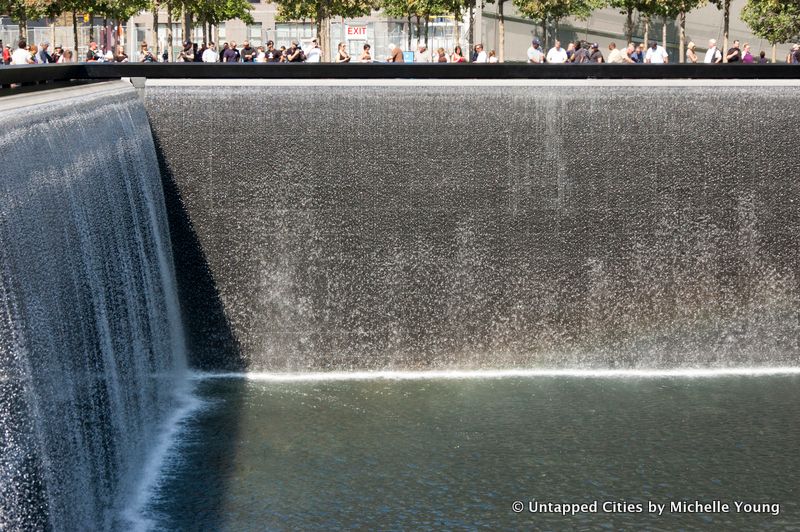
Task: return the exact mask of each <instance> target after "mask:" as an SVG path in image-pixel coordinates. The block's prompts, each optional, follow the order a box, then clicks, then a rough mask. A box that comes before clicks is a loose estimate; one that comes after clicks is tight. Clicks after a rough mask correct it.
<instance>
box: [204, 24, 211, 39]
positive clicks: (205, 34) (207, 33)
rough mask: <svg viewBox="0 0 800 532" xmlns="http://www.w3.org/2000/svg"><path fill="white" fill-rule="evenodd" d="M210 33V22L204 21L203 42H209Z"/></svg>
mask: <svg viewBox="0 0 800 532" xmlns="http://www.w3.org/2000/svg"><path fill="white" fill-rule="evenodd" d="M209 33H210V32H209V31H208V24H206V23H205V22H203V43H204V44H208V35H209Z"/></svg>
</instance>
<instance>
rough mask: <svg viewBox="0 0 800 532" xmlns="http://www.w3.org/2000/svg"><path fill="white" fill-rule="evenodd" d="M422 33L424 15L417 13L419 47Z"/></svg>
mask: <svg viewBox="0 0 800 532" xmlns="http://www.w3.org/2000/svg"><path fill="white" fill-rule="evenodd" d="M421 35H422V17H420V16H419V15H417V46H416V47H417V48H419V39H420V36H421Z"/></svg>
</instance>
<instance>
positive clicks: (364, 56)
mask: <svg viewBox="0 0 800 532" xmlns="http://www.w3.org/2000/svg"><path fill="white" fill-rule="evenodd" d="M371 50H372V47H371V46H370V45H369V44H365V45H364V49H363V51H362V52H361V57H359V58H358V60H359V61H360V62H362V63H372V52H371Z"/></svg>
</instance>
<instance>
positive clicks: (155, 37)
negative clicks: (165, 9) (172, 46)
mask: <svg viewBox="0 0 800 532" xmlns="http://www.w3.org/2000/svg"><path fill="white" fill-rule="evenodd" d="M158 44H159V43H158V0H155V2H153V35H152V41H150V46H151V48H150V49H151V50H152V51H153V53H154V54H155V56H156V60H158V57H159V56H158V54H159V53H160V50H159V49H158Z"/></svg>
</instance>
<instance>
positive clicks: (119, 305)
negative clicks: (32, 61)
mask: <svg viewBox="0 0 800 532" xmlns="http://www.w3.org/2000/svg"><path fill="white" fill-rule="evenodd" d="M127 87H128V88H125V86H124V85H123V84H122V83H113V84H104V85H101V86H94V87H88V88H84V89H78V90H77V91H76V90H67V91H63V92H61V91H49V92H48V93H45V95H44V96H43V97H41V96H38V95H33V96H25V95H21V96H16V97H13V98H12V99H6V100H3V102H2V103H3V105H2V106H0V123H1V124H2V125H3V127H2V132H0V145H1V146H3V151H2V153H0V159H1V160H2V164H0V435H2V441H1V442H0V443H1V445H0V528H2V529H40V528H52V529H56V530H67V529H69V530H79V529H83V530H87V529H100V528H102V529H110V528H119V527H121V526H125V525H124V523H122V522H120V521H119V519H120V517H119V515H120V511H121V510H122V509H124V508H125V507H126V506H127V505H128V504H129V503H128V501H129V500H131V498H132V496H133V493H132V492H133V490H135V489H136V488H137V486H138V483H139V477H140V476H141V469H142V467H143V466H144V464H145V463H146V457H147V454H148V452H149V451H150V450H151V448H152V447H153V445H154V442H155V441H156V440H157V439H158V438H157V436H158V432H159V430H160V429H161V427H162V424H163V423H164V421H165V420H166V419H167V417H168V413H169V412H171V411H174V408H175V406H176V403H177V402H178V401H179V397H178V395H177V392H176V391H177V390H180V389H181V386H182V383H184V382H185V374H184V371H185V365H186V362H185V352H184V344H183V333H182V326H181V322H180V311H179V306H178V303H177V298H176V292H175V272H174V267H173V263H172V256H171V247H170V242H169V234H168V230H167V222H166V212H165V209H164V199H163V193H162V189H161V183H160V178H159V170H158V165H157V161H156V155H155V151H154V147H153V143H152V137H151V135H150V131H149V126H148V121H147V117H146V115H145V113H144V109H143V107H142V105H141V103H140V102H139V100H138V99H137V98H136V95H135V93H134V91H133V90H132V89H131V88H130V86H129V85H127Z"/></svg>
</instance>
